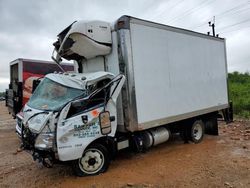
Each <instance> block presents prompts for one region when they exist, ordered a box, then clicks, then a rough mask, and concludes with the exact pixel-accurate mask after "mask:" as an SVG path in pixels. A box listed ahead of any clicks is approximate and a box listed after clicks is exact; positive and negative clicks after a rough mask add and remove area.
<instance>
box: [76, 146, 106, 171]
mask: <svg viewBox="0 0 250 188" xmlns="http://www.w3.org/2000/svg"><path fill="white" fill-rule="evenodd" d="M109 163H110V158H109V153H108V150H107V148H106V147H105V146H103V145H102V144H93V145H91V146H89V147H88V148H87V149H86V150H85V151H84V153H83V155H82V157H81V158H80V159H78V160H75V161H74V164H73V169H74V171H75V173H76V175H77V176H89V175H96V174H99V173H102V172H105V171H106V170H107V169H108V166H109Z"/></svg>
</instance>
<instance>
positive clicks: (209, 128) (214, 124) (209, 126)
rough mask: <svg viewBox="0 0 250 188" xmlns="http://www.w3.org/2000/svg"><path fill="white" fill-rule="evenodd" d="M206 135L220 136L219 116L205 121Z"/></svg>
mask: <svg viewBox="0 0 250 188" xmlns="http://www.w3.org/2000/svg"><path fill="white" fill-rule="evenodd" d="M204 124H205V134H209V135H219V129H218V121H217V116H214V117H210V118H208V119H206V120H204Z"/></svg>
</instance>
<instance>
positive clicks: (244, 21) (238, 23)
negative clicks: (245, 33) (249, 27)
mask: <svg viewBox="0 0 250 188" xmlns="http://www.w3.org/2000/svg"><path fill="white" fill-rule="evenodd" d="M249 21H250V19H249V18H248V19H245V20H243V21H241V22H237V23H235V24H232V25H227V26H225V27H222V28H220V29H222V30H225V29H227V28H230V27H234V26H236V25H240V24H243V23H246V22H249Z"/></svg>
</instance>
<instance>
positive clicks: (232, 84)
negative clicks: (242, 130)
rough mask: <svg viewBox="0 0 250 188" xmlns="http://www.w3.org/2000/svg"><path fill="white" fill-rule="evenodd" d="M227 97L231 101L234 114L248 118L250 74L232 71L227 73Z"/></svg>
mask: <svg viewBox="0 0 250 188" xmlns="http://www.w3.org/2000/svg"><path fill="white" fill-rule="evenodd" d="M228 81H229V98H230V100H232V101H233V109H234V114H235V115H236V116H238V117H241V118H250V74H249V73H244V74H243V73H239V72H233V73H229V74H228Z"/></svg>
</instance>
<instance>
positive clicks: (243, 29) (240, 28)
mask: <svg viewBox="0 0 250 188" xmlns="http://www.w3.org/2000/svg"><path fill="white" fill-rule="evenodd" d="M248 28H250V26H248V27H243V28H238V29H233V30H229V31H224V32H222V33H220V34H225V33H231V32H234V31H239V30H244V29H248Z"/></svg>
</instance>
